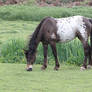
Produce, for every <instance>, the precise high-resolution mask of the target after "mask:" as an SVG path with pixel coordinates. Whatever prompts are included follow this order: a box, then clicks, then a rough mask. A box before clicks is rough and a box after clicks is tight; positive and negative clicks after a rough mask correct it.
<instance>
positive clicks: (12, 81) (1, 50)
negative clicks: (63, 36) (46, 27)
mask: <svg viewBox="0 0 92 92" xmlns="http://www.w3.org/2000/svg"><path fill="white" fill-rule="evenodd" d="M32 1H34V0H32ZM73 15H83V16H86V17H90V18H92V8H91V7H73V8H64V7H63V8H61V7H39V8H38V6H35V5H31V4H30V5H29V4H27V5H9V6H1V7H0V92H91V91H92V82H91V81H92V69H90V70H85V71H80V65H81V64H82V63H83V57H84V54H83V48H82V45H81V43H80V41H79V40H78V39H75V40H74V41H72V42H69V43H67V44H57V50H58V58H59V62H60V63H61V67H60V69H59V71H54V70H53V68H54V63H55V61H54V58H53V55H52V52H51V48H50V47H49V50H48V64H49V65H48V68H47V69H46V70H45V71H41V69H40V67H41V64H42V63H43V48H42V44H40V45H39V47H38V49H37V59H36V62H35V63H36V64H35V65H34V68H33V71H32V72H27V71H26V70H25V66H26V64H25V63H26V60H25V57H24V51H23V48H26V49H27V46H26V45H27V43H28V39H29V36H30V35H31V34H32V32H33V31H34V30H35V28H36V26H37V25H38V24H39V22H40V20H41V19H42V18H44V17H45V16H51V17H57V18H60V17H68V16H73ZM63 47H65V48H63ZM11 63H13V64H11Z"/></svg>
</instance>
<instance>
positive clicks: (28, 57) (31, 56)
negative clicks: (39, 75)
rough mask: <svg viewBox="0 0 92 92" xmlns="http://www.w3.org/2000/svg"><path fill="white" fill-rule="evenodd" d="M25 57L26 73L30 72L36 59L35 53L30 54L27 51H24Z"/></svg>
mask: <svg viewBox="0 0 92 92" xmlns="http://www.w3.org/2000/svg"><path fill="white" fill-rule="evenodd" d="M24 53H25V57H26V60H27V68H26V70H27V71H32V65H33V63H34V61H35V59H36V53H31V51H29V50H24Z"/></svg>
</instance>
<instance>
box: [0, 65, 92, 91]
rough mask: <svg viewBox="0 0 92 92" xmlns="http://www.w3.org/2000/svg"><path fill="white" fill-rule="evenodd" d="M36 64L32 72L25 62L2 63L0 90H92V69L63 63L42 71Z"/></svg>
mask: <svg viewBox="0 0 92 92" xmlns="http://www.w3.org/2000/svg"><path fill="white" fill-rule="evenodd" d="M40 67H41V65H34V69H33V71H32V72H27V71H25V64H0V92H91V91H92V69H90V70H85V71H80V67H77V66H74V65H65V64H63V65H61V68H60V70H59V71H54V70H53V67H54V66H51V65H49V66H48V68H47V70H45V71H41V70H40Z"/></svg>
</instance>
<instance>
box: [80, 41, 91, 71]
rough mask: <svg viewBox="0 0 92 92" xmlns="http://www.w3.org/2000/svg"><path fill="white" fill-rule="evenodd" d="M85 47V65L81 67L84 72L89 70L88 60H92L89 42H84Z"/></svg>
mask: <svg viewBox="0 0 92 92" xmlns="http://www.w3.org/2000/svg"><path fill="white" fill-rule="evenodd" d="M83 47H84V63H83V66H82V67H81V69H82V70H84V69H86V68H87V59H90V56H89V53H90V46H89V44H88V42H87V41H83Z"/></svg>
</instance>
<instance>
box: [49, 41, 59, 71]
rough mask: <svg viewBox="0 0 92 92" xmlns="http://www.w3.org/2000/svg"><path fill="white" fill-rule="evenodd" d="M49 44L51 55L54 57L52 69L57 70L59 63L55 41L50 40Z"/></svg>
mask: <svg viewBox="0 0 92 92" xmlns="http://www.w3.org/2000/svg"><path fill="white" fill-rule="evenodd" d="M50 46H51V49H52V52H53V55H54V57H55V68H54V70H58V69H59V67H60V65H59V62H58V58H57V50H56V43H55V42H51V43H50Z"/></svg>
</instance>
